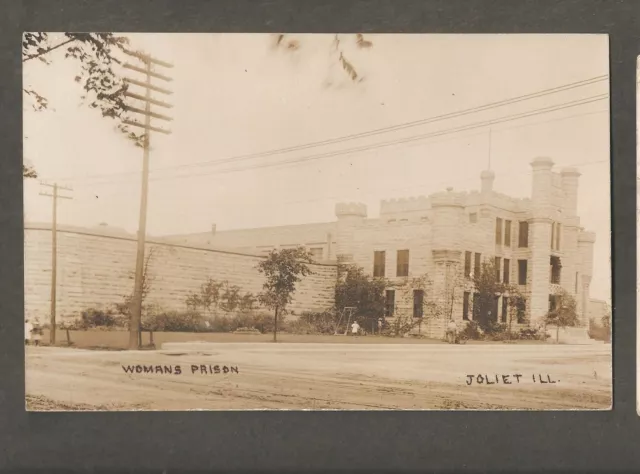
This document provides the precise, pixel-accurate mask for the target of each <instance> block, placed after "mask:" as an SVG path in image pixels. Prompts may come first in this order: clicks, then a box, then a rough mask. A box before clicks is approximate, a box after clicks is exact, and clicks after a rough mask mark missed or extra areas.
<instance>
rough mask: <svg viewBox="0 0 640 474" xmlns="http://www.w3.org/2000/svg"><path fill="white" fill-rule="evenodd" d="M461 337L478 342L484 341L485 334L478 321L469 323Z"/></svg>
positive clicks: (461, 332)
mask: <svg viewBox="0 0 640 474" xmlns="http://www.w3.org/2000/svg"><path fill="white" fill-rule="evenodd" d="M460 336H461V337H466V338H467V339H472V340H475V341H477V340H480V339H482V337H483V333H482V331H481V330H480V325H479V324H478V322H477V321H469V322H468V323H467V325H466V326H465V328H464V329H463V330H462V331H460Z"/></svg>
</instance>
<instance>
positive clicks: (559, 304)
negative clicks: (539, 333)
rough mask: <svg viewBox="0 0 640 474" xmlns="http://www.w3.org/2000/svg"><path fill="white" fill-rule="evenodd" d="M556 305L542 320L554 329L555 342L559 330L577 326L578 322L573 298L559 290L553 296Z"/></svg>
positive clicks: (558, 337) (557, 338)
mask: <svg viewBox="0 0 640 474" xmlns="http://www.w3.org/2000/svg"><path fill="white" fill-rule="evenodd" d="M555 297H556V305H555V308H553V309H552V310H551V311H549V312H548V313H547V314H546V315H545V318H544V321H545V323H546V324H548V325H551V326H555V327H556V342H557V341H558V340H559V339H560V328H566V327H572V326H577V325H578V323H579V322H580V318H579V317H578V310H577V304H576V300H575V298H574V297H573V296H572V295H571V294H569V292H568V291H567V290H565V289H564V288H561V289H560V291H559V292H558V293H557V294H556V295H555Z"/></svg>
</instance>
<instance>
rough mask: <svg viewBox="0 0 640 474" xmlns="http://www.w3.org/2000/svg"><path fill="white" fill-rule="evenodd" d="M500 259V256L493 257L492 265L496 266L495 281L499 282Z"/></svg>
mask: <svg viewBox="0 0 640 474" xmlns="http://www.w3.org/2000/svg"><path fill="white" fill-rule="evenodd" d="M500 260H502V259H501V258H500V257H496V258H495V259H494V266H495V267H496V283H500V263H501V261H500Z"/></svg>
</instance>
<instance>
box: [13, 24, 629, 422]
mask: <svg viewBox="0 0 640 474" xmlns="http://www.w3.org/2000/svg"><path fill="white" fill-rule="evenodd" d="M22 66H23V128H24V137H23V160H24V161H23V181H24V279H25V281H24V288H25V298H24V300H25V301H24V308H25V311H24V339H25V394H26V395H25V397H26V399H25V406H26V409H27V410H28V411H140V410H141V411H186V410H361V411H362V410H367V411H368V410H536V411H541V410H610V409H611V407H612V344H611V340H612V338H611V325H612V323H611V313H612V308H611V301H612V296H611V289H612V285H611V201H610V193H611V179H610V166H611V160H610V107H609V101H610V97H609V42H608V37H607V35H595V34H574V35H563V34H486V35H475V34H474V35H472V34H368V33H357V32H356V33H340V34H299V33H295V34H293V33H292V34H288V33H282V34H271V33H269V34H264V33H261V34H257V33H224V34H223V33H216V34H213V33H211V34H210V33H207V34H195V33H190V34H187V33H172V34H168V33H118V32H111V33H72V32H66V33H65V32H57V33H54V32H30V33H24V35H23V38H22ZM639 93H640V89H639ZM638 215H639V216H640V214H638ZM638 222H640V220H639V221H638ZM639 268H640V267H639ZM638 360H639V361H640V351H639V356H638Z"/></svg>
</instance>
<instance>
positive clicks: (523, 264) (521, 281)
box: [518, 260, 527, 285]
mask: <svg viewBox="0 0 640 474" xmlns="http://www.w3.org/2000/svg"><path fill="white" fill-rule="evenodd" d="M526 284H527V261H526V260H518V285H526Z"/></svg>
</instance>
